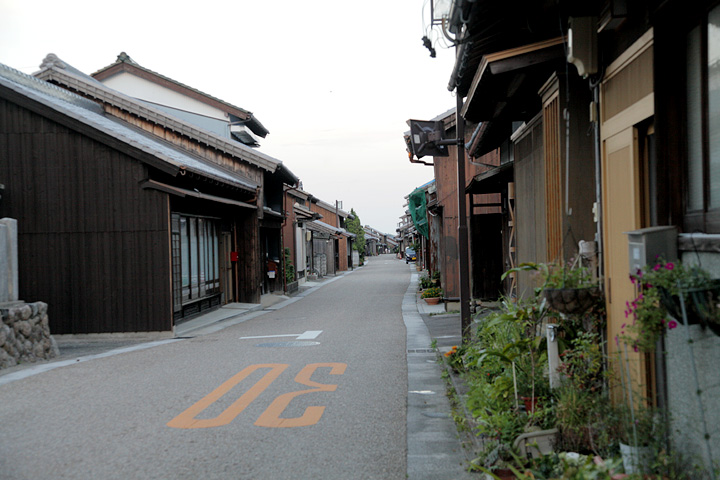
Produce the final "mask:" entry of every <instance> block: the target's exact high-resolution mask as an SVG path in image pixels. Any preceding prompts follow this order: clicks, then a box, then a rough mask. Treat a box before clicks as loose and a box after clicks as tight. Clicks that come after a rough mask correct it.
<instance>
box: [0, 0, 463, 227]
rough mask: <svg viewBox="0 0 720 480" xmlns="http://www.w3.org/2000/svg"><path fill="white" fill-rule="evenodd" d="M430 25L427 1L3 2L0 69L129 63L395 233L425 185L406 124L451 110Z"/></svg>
mask: <svg viewBox="0 0 720 480" xmlns="http://www.w3.org/2000/svg"><path fill="white" fill-rule="evenodd" d="M423 10H424V11H425V14H424V17H425V20H423ZM427 23H429V6H428V5H427V1H426V0H366V1H363V2H357V1H349V0H306V1H301V0H276V1H268V0H234V1H227V0H226V1H214V0H207V1H204V2H184V1H173V2H164V1H155V0H143V1H139V0H128V1H123V2H104V1H100V2H98V1H97V0H92V1H90V0H69V1H66V2H57V1H49V0H0V63H4V64H6V65H8V66H10V67H13V68H15V69H17V70H20V71H22V72H25V73H32V72H35V71H37V70H38V67H39V65H40V63H41V61H42V59H43V58H44V57H45V55H47V54H48V53H55V54H57V55H58V56H59V57H60V58H61V59H63V60H64V61H66V62H67V63H69V64H71V65H72V66H74V67H76V68H78V69H80V70H81V71H83V72H85V73H88V74H89V73H92V72H94V71H96V70H99V69H100V68H102V67H104V66H107V65H109V64H111V63H113V62H114V61H115V59H116V57H117V55H118V54H119V53H120V52H122V51H124V52H127V54H128V55H130V56H131V57H132V58H133V60H135V61H136V62H137V63H139V64H140V65H142V66H144V67H146V68H149V69H151V70H154V71H156V72H158V73H161V74H163V75H165V76H168V77H170V78H172V79H174V80H177V81H179V82H182V83H185V84H187V85H189V86H191V87H194V88H197V89H199V90H201V91H203V92H205V93H208V94H210V95H213V96H215V97H218V98H221V99H223V100H225V101H227V102H229V103H231V104H233V105H236V106H238V107H241V108H244V109H247V110H250V111H252V112H253V113H254V114H255V116H256V117H257V118H258V119H259V120H260V121H261V122H262V123H263V125H265V127H266V128H267V129H268V130H269V131H270V134H269V135H268V136H267V137H266V138H265V139H264V140H263V141H262V144H261V147H260V151H262V152H264V153H266V154H268V155H270V156H273V157H275V158H277V159H279V160H281V161H283V163H284V164H285V165H287V166H288V168H290V170H291V171H292V172H293V173H295V175H297V176H298V177H300V179H301V180H302V182H303V186H304V188H305V190H307V191H308V192H310V193H312V194H313V195H315V196H317V197H319V198H321V199H322V200H324V201H326V202H328V203H334V202H335V200H340V201H342V202H343V208H344V209H345V210H347V211H350V208H354V209H355V211H356V212H357V213H358V215H359V216H360V219H361V220H362V222H363V224H365V225H370V226H372V227H374V228H376V229H378V230H381V231H383V232H385V233H393V234H394V233H395V229H396V228H397V223H398V221H399V217H400V216H401V215H402V214H403V211H404V210H403V203H404V196H405V195H407V194H408V193H410V192H411V191H412V190H413V189H414V188H415V187H417V186H420V185H422V184H424V183H426V182H427V181H429V180H431V179H432V176H433V172H432V168H431V167H426V166H422V165H415V164H411V163H409V161H408V157H407V154H406V152H405V145H404V142H403V138H402V135H403V133H404V132H405V131H407V130H408V129H409V128H408V126H407V125H406V123H405V121H406V120H407V119H409V118H416V119H430V118H432V117H435V116H436V115H439V114H440V113H443V112H445V111H446V110H449V109H450V108H453V107H454V106H455V98H454V97H453V95H452V94H451V93H450V92H448V90H447V83H448V80H449V78H450V74H451V71H452V66H453V63H454V51H453V50H452V49H447V48H441V47H440V45H439V44H437V43H436V48H437V52H438V56H437V58H434V59H433V58H430V56H429V52H428V50H426V49H425V48H424V47H423V45H422V41H421V37H422V36H423V35H424V34H425V30H424V28H423V27H424V25H425V24H427ZM435 35H436V36H437V35H438V34H437V33H436V34H435Z"/></svg>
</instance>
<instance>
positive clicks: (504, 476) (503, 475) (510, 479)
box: [492, 468, 517, 480]
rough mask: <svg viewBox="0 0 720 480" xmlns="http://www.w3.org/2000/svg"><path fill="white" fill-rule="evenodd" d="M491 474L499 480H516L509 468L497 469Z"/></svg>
mask: <svg viewBox="0 0 720 480" xmlns="http://www.w3.org/2000/svg"><path fill="white" fill-rule="evenodd" d="M492 473H493V475H495V476H496V477H497V478H499V479H500V480H515V479H516V478H517V477H516V476H515V474H514V473H513V471H512V470H510V469H509V468H497V469H495V470H493V471H492Z"/></svg>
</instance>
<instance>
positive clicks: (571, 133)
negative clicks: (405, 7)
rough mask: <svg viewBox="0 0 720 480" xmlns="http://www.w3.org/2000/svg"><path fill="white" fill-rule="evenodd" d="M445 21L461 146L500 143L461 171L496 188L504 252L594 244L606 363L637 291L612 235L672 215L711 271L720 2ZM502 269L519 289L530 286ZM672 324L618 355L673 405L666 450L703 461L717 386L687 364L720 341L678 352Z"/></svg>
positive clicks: (709, 359) (690, 250)
mask: <svg viewBox="0 0 720 480" xmlns="http://www.w3.org/2000/svg"><path fill="white" fill-rule="evenodd" d="M449 18H450V19H451V20H450V23H451V24H450V25H449V28H450V29H451V30H453V31H454V32H457V33H458V34H460V35H461V36H462V39H461V41H460V42H458V52H457V59H458V60H457V63H456V65H455V68H454V71H453V72H452V73H451V80H450V85H449V88H450V89H451V90H456V91H457V93H458V95H460V96H461V97H463V98H464V99H465V100H464V102H463V104H462V105H463V107H462V110H461V111H460V112H459V114H460V115H461V116H462V117H463V118H464V119H465V120H467V121H468V122H470V123H472V122H475V123H478V124H479V128H478V130H477V132H476V135H474V137H475V138H474V139H473V141H472V142H470V145H469V146H468V149H469V151H470V153H471V154H472V155H473V156H479V155H483V154H484V153H487V152H490V151H492V150H497V149H499V152H500V162H499V164H498V165H497V167H495V168H494V169H492V170H489V171H487V172H482V173H480V174H479V175H476V176H475V178H474V179H473V180H472V182H471V186H470V189H469V192H470V193H473V194H477V193H480V192H481V191H482V193H491V191H493V190H494V191H495V192H497V193H500V194H501V198H502V202H501V203H502V208H503V210H507V211H508V212H512V213H513V215H512V218H511V219H510V220H511V221H512V227H511V228H512V229H514V236H513V237H512V238H511V239H510V240H511V243H510V245H511V246H512V247H513V248H514V250H515V255H516V257H515V262H517V263H519V262H522V261H536V262H552V261H557V262H565V261H568V260H570V259H571V258H573V257H575V256H577V255H578V253H579V244H580V241H581V240H583V241H586V242H588V243H591V244H594V245H595V246H596V251H597V252H599V257H594V258H593V259H594V260H598V265H599V268H598V273H599V275H600V276H601V278H602V282H603V287H604V292H605V303H606V310H607V331H606V332H604V333H605V337H606V338H608V339H610V341H609V342H608V350H609V358H611V359H612V361H613V362H616V361H618V352H619V349H620V348H621V347H619V346H618V345H619V344H616V342H615V341H614V339H615V338H616V336H618V335H620V333H621V332H622V331H623V326H624V324H625V323H626V322H627V320H626V318H625V317H626V314H625V309H626V302H629V301H632V300H633V299H634V298H635V295H636V292H635V287H634V286H633V285H632V283H631V282H630V279H629V274H630V273H631V272H630V264H631V262H630V260H631V259H630V256H629V248H628V236H627V232H632V231H637V230H638V229H643V228H645V227H656V226H658V227H664V226H667V227H675V228H677V230H678V231H679V232H680V234H679V236H678V237H677V241H676V242H675V241H671V242H670V244H668V245H667V246H666V247H667V248H666V250H667V251H668V252H670V251H674V250H675V249H677V250H678V252H679V256H680V257H681V258H682V259H683V260H684V261H686V262H701V263H702V265H703V267H705V268H706V269H708V270H711V271H712V273H714V275H715V276H718V274H720V269H718V267H717V265H719V264H720V262H719V261H718V255H717V252H718V251H720V248H718V245H720V240H719V238H720V237H718V234H720V227H719V225H720V222H717V221H716V219H717V218H720V215H719V214H718V212H720V209H718V208H716V207H717V205H720V203H717V202H715V201H714V200H713V198H715V196H717V195H715V196H714V193H713V192H715V191H716V190H718V189H717V188H716V184H717V183H718V182H720V175H717V172H716V171H715V169H714V167H713V165H714V164H715V160H714V158H715V156H716V155H715V153H714V152H715V151H716V150H717V148H715V147H714V145H715V143H716V142H715V143H714V140H713V139H714V138H716V137H717V136H718V131H720V123H719V122H716V121H715V120H714V118H715V117H718V116H720V114H718V113H717V111H720V109H718V107H717V104H718V102H715V101H714V100H713V98H714V97H715V96H716V94H717V90H718V88H717V84H718V83H720V81H719V80H718V79H720V73H718V72H720V67H719V65H720V61H718V58H720V55H718V54H717V52H719V51H720V46H719V45H718V31H719V29H720V27H719V25H720V5H719V4H718V2H717V1H714V0H713V1H690V2H682V1H679V0H672V1H664V2H659V1H653V0H648V1H638V2H616V1H610V0H608V1H603V2H585V3H583V2H565V1H557V2H520V4H517V3H513V4H510V3H507V2H506V3H503V2H494V1H491V0H487V1H486V0H476V1H469V0H468V1H465V0H459V1H456V2H453V5H452V11H451V13H450V15H449ZM460 32H462V33H460ZM590 252H592V249H590ZM590 257H593V255H592V253H590ZM517 281H518V284H517V285H518V293H519V294H522V289H523V287H524V286H531V284H530V283H529V279H527V278H525V279H524V278H522V277H521V278H518V279H517ZM685 333H686V332H684V331H682V332H679V331H678V330H677V329H676V330H674V331H669V332H668V333H667V335H666V336H665V338H664V342H663V344H661V345H659V346H658V348H659V351H660V352H662V353H661V354H660V355H657V356H655V357H653V356H650V355H646V354H642V353H638V352H632V351H631V352H629V355H628V359H627V363H628V364H629V368H630V370H631V371H632V377H633V380H634V384H635V388H636V389H637V390H638V392H642V393H643V394H645V395H644V396H646V397H647V398H649V399H650V401H651V402H655V403H657V404H659V405H661V406H664V407H666V408H667V410H668V411H669V412H672V417H673V422H674V424H673V432H674V436H675V438H674V440H675V442H674V443H675V447H676V448H678V449H679V450H680V451H682V452H684V453H686V454H690V455H694V454H695V453H697V452H701V454H702V455H705V456H706V458H705V464H706V465H710V462H711V461H714V462H717V461H718V458H717V455H716V456H715V458H707V456H708V455H709V452H710V451H714V452H718V451H720V437H718V436H716V435H711V436H710V437H709V438H707V437H705V438H703V435H702V429H703V428H707V431H710V432H715V431H717V430H718V421H717V419H718V418H720V410H718V408H719V407H718V403H717V402H715V401H711V400H710V399H713V398H716V397H717V395H718V393H720V390H718V388H720V387H718V385H717V382H713V381H711V380H710V376H711V373H710V370H712V369H710V370H708V369H707V368H705V367H700V368H699V370H698V379H699V382H700V383H699V385H695V384H693V383H692V378H691V377H692V376H690V375H688V374H687V372H688V370H689V369H690V362H692V361H694V362H696V365H705V366H707V365H713V364H714V363H716V362H717V361H718V359H719V358H718V352H719V351H720V350H718V348H717V346H718V345H719V344H720V340H719V339H718V338H717V337H716V336H715V335H714V334H712V333H711V332H710V331H709V330H704V331H703V330H702V329H701V328H700V327H699V326H690V327H689V333H690V335H691V337H692V339H693V341H694V344H695V345H696V347H695V349H694V351H695V354H694V355H695V358H694V359H693V358H691V356H689V355H688V354H687V343H686V342H685V341H684V335H685ZM698 345H701V346H698ZM615 368H619V366H617V365H615ZM698 389H700V390H701V391H703V397H704V398H706V399H708V402H707V403H705V407H704V408H705V409H706V411H704V412H703V411H697V408H693V407H694V406H691V405H689V403H688V402H687V401H686V397H687V392H688V391H693V392H695V391H699V390H698ZM701 417H703V418H704V419H703V418H701ZM711 418H712V419H714V420H711V421H710V423H706V424H705V425H703V426H702V428H700V427H699V425H700V423H702V422H703V421H704V422H708V420H709V419H711ZM706 447H708V448H706ZM710 447H712V448H710Z"/></svg>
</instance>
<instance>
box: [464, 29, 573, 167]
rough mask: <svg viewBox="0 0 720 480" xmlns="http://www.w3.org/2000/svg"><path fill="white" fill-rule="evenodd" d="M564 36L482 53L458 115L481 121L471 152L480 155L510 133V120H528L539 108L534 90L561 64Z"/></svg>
mask: <svg viewBox="0 0 720 480" xmlns="http://www.w3.org/2000/svg"><path fill="white" fill-rule="evenodd" d="M563 42H564V38H563V37H558V38H554V39H551V40H545V41H542V42H538V43H534V44H531V45H524V46H522V47H518V48H513V49H510V50H505V51H502V52H497V53H493V54H489V55H485V56H484V57H483V58H482V61H481V62H480V65H479V67H478V70H477V72H476V73H475V77H474V78H473V81H472V84H471V85H470V91H469V92H468V96H467V100H466V101H465V104H464V106H463V109H462V112H461V114H462V116H463V117H464V118H465V119H466V120H468V121H471V122H476V123H481V125H480V127H479V131H478V132H476V135H474V139H473V142H472V149H471V154H472V156H473V157H480V156H482V155H484V154H485V153H488V152H490V151H492V150H494V149H496V148H498V147H499V146H500V144H501V143H502V142H504V141H505V140H507V139H508V138H509V137H510V135H511V133H512V122H518V121H528V120H530V119H531V118H532V117H534V116H535V115H536V114H537V112H538V111H540V108H541V106H542V105H541V99H540V96H539V95H538V91H539V90H540V88H541V87H542V86H543V84H544V83H545V82H546V81H547V79H548V78H549V77H550V75H551V74H552V73H553V72H554V71H556V70H557V69H558V68H561V67H562V66H563V65H564V64H565V47H564V43H563Z"/></svg>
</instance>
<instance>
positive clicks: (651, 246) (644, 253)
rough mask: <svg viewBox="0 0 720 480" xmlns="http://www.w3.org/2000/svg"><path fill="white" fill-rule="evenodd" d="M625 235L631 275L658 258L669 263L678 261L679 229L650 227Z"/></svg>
mask: <svg viewBox="0 0 720 480" xmlns="http://www.w3.org/2000/svg"><path fill="white" fill-rule="evenodd" d="M624 233H625V234H626V235H627V236H628V254H629V259H630V273H631V274H632V273H635V272H637V271H638V270H639V269H641V268H643V267H644V266H645V265H649V264H651V263H654V262H655V260H656V259H657V258H658V257H661V258H662V259H663V260H665V261H668V262H673V261H675V260H677V241H678V240H677V239H678V232H677V227H673V226H670V227H649V228H642V229H640V230H633V231H632V232H624Z"/></svg>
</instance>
